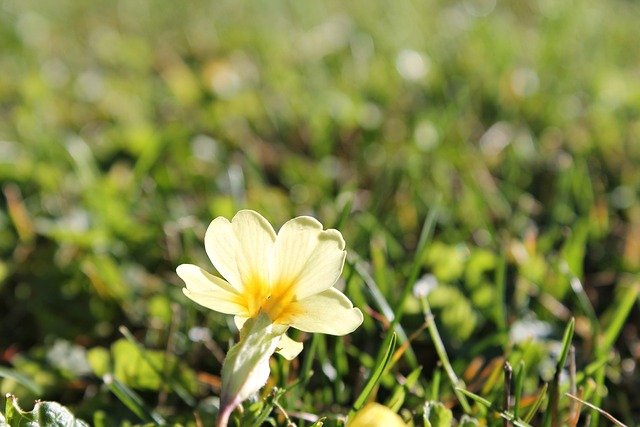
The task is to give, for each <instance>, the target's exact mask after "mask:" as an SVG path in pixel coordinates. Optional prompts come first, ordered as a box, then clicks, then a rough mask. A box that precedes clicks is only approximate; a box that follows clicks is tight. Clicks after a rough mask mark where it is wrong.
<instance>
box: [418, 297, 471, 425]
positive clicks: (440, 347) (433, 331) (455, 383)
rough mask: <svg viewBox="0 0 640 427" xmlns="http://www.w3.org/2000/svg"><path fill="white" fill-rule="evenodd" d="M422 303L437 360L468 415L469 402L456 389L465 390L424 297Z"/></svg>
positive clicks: (469, 410) (421, 299)
mask: <svg viewBox="0 0 640 427" xmlns="http://www.w3.org/2000/svg"><path fill="white" fill-rule="evenodd" d="M420 301H421V303H422V311H423V312H424V316H425V320H426V321H427V324H428V326H427V329H428V330H429V335H430V336H431V341H433V345H434V347H435V349H436V353H437V354H438V358H439V359H440V362H441V363H442V366H443V368H444V371H445V373H446V374H447V378H449V382H450V383H451V387H452V388H453V390H454V392H455V394H456V396H457V397H458V400H459V401H460V405H462V409H463V410H464V411H465V412H466V413H468V414H470V413H471V406H469V402H467V399H466V398H465V395H464V394H463V393H460V392H459V391H457V388H458V387H462V388H465V384H464V382H463V381H462V380H460V379H458V377H457V376H456V373H455V372H454V370H453V367H452V366H451V362H450V361H449V356H447V351H446V349H445V348H444V343H443V342H442V338H441V337H440V333H439V332H438V328H437V327H436V322H435V320H434V318H433V314H432V313H431V307H430V306H429V301H428V300H427V297H426V296H422V298H420Z"/></svg>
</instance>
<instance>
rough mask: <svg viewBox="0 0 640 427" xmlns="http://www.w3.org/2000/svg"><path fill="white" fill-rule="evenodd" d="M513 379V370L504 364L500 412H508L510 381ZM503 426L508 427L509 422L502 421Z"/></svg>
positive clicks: (506, 363) (507, 364)
mask: <svg viewBox="0 0 640 427" xmlns="http://www.w3.org/2000/svg"><path fill="white" fill-rule="evenodd" d="M512 377H513V368H512V367H511V365H510V364H509V362H504V391H503V396H502V410H503V412H505V413H507V412H509V403H510V401H511V379H512ZM504 420H505V421H504V426H505V427H509V421H508V420H507V419H506V418H505V419H504Z"/></svg>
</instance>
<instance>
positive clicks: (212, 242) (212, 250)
mask: <svg viewBox="0 0 640 427" xmlns="http://www.w3.org/2000/svg"><path fill="white" fill-rule="evenodd" d="M204 244H205V249H206V252H207V255H208V256H209V258H210V259H211V263H212V264H213V266H214V267H215V268H216V270H217V271H218V272H219V273H220V275H221V276H222V277H223V278H224V279H222V278H220V277H217V276H215V275H213V274H210V273H208V272H207V271H205V270H203V269H202V268H200V267H198V266H195V265H191V264H183V265H180V266H179V267H178V268H177V273H178V276H180V278H182V280H184V282H185V284H186V288H184V289H183V291H184V294H185V295H186V296H187V297H189V298H190V299H192V300H193V301H195V302H197V303H198V304H200V305H202V306H204V307H207V308H209V309H211V310H214V311H217V312H220V313H226V314H232V315H234V316H235V319H234V320H235V322H236V325H237V326H238V328H242V326H243V325H244V323H245V322H246V321H247V320H248V319H251V318H257V317H258V315H259V314H260V313H264V314H266V315H267V316H268V318H269V319H270V321H271V323H272V324H273V325H274V326H276V327H277V329H278V330H282V331H286V328H288V327H293V328H296V329H298V330H301V331H304V332H319V333H325V334H331V335H345V334H348V333H350V332H353V331H354V330H355V329H356V328H357V327H358V326H360V324H361V323H362V320H363V317H362V312H361V311H360V310H359V309H357V308H354V307H353V304H352V303H351V301H349V299H348V298H347V297H346V296H345V295H344V294H343V293H342V292H340V291H338V290H337V289H335V288H334V287H333V286H334V284H335V283H336V282H337V280H338V278H339V277H340V275H341V274H342V268H343V265H344V261H345V256H346V251H345V242H344V240H343V238H342V235H341V234H340V232H339V231H337V230H333V229H328V230H323V227H322V224H321V223H320V222H319V221H318V220H316V219H315V218H312V217H308V216H301V217H297V218H294V219H292V220H290V221H288V222H286V223H285V224H284V225H283V226H282V228H281V229H280V231H279V232H278V233H277V234H276V232H275V231H274V229H273V227H272V226H271V224H269V222H268V221H267V220H266V219H265V218H264V217H262V216H261V215H260V214H259V213H257V212H255V211H252V210H242V211H239V212H238V213H237V214H236V215H235V216H234V217H233V219H232V220H231V221H229V220H227V219H226V218H224V217H218V218H216V219H214V220H213V221H212V222H211V224H210V225H209V227H208V229H207V232H206V234H205V238H204ZM225 279H226V280H225ZM276 350H277V351H278V352H279V353H280V354H282V355H283V356H284V357H286V358H288V359H292V358H294V357H295V356H296V355H297V354H298V353H299V352H300V351H301V350H302V344H301V343H298V342H295V341H293V340H291V339H290V338H288V337H287V336H286V335H285V334H284V332H282V335H281V336H280V340H279V342H278V345H277V347H276Z"/></svg>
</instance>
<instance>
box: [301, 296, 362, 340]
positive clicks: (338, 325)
mask: <svg viewBox="0 0 640 427" xmlns="http://www.w3.org/2000/svg"><path fill="white" fill-rule="evenodd" d="M290 319H291V323H290V326H291V327H293V328H296V329H299V330H301V331H304V332H319V333H323V334H331V335H346V334H349V333H351V332H353V331H354V330H355V329H356V328H357V327H358V326H360V324H361V323H362V320H363V317H362V312H361V311H360V310H358V309H357V308H353V304H351V301H349V298H347V297H346V296H345V295H344V294H343V293H342V292H340V291H339V290H337V289H335V288H330V289H327V290H326V291H324V292H321V293H319V294H317V295H313V296H310V297H308V298H305V299H303V300H300V301H297V302H296V313H295V314H294V315H292V316H291V318H290Z"/></svg>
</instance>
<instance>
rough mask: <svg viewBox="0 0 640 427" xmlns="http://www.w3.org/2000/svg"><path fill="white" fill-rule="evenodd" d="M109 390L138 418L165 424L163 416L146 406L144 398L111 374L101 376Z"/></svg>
mask: <svg viewBox="0 0 640 427" xmlns="http://www.w3.org/2000/svg"><path fill="white" fill-rule="evenodd" d="M103 381H104V383H105V384H106V385H107V387H108V388H109V390H111V392H112V393H113V394H114V395H115V396H116V397H117V398H118V399H119V400H120V401H121V402H122V403H123V404H124V405H125V406H126V407H127V408H129V409H130V410H131V412H133V413H134V414H136V416H137V417H138V418H140V419H141V420H142V421H144V422H147V423H156V424H165V420H164V418H162V416H161V415H160V414H158V413H157V412H156V411H155V410H153V409H150V408H148V407H147V406H146V405H145V403H144V400H142V398H141V397H140V396H139V395H138V394H137V393H136V392H135V391H133V390H132V389H130V388H129V387H127V386H126V385H125V384H124V383H122V382H121V381H119V380H118V379H117V378H115V377H114V376H113V375H111V374H107V375H105V376H104V377H103Z"/></svg>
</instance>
